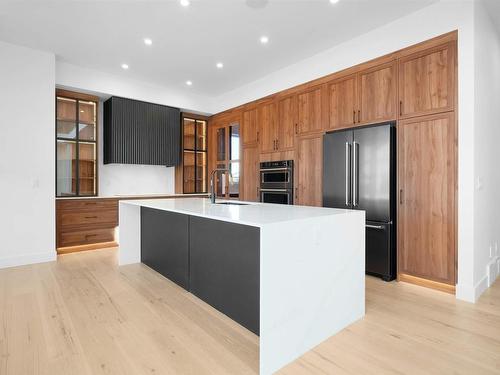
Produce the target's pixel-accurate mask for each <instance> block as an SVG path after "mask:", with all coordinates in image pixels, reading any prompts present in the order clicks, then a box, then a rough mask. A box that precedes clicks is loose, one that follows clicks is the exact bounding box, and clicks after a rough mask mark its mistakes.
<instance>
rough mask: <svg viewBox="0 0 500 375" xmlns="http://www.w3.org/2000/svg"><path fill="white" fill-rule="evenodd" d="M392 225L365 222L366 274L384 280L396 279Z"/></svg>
mask: <svg viewBox="0 0 500 375" xmlns="http://www.w3.org/2000/svg"><path fill="white" fill-rule="evenodd" d="M393 230H394V228H393V224H392V223H380V222H373V221H367V222H366V273H367V274H370V275H374V276H379V277H382V278H383V279H384V280H386V281H389V280H394V279H395V278H396V254H395V251H396V249H395V246H394V244H393V243H392V242H393V237H394V236H393V233H392V231H393Z"/></svg>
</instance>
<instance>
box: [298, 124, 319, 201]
mask: <svg viewBox="0 0 500 375" xmlns="http://www.w3.org/2000/svg"><path fill="white" fill-rule="evenodd" d="M294 177H295V189H296V190H295V203H296V204H299V205H302V206H318V207H321V206H322V205H323V195H322V193H323V190H322V178H323V133H320V134H312V135H306V136H302V137H299V138H297V150H296V156H295V173H294Z"/></svg>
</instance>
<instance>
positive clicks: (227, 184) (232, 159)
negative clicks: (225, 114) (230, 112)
mask: <svg viewBox="0 0 500 375" xmlns="http://www.w3.org/2000/svg"><path fill="white" fill-rule="evenodd" d="M214 127H215V128H212V132H214V133H212V134H215V138H216V141H215V143H216V147H217V150H216V156H217V160H216V163H215V164H214V165H213V167H212V166H211V167H212V168H219V169H227V168H229V170H230V171H231V177H230V178H228V176H227V174H226V173H218V174H217V176H216V178H215V183H216V190H217V196H218V197H220V198H239V196H240V125H239V124H238V122H231V123H229V124H228V125H219V126H217V125H214Z"/></svg>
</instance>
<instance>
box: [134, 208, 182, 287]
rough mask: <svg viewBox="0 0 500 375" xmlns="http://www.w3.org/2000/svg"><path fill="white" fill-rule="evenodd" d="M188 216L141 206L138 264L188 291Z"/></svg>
mask: <svg viewBox="0 0 500 375" xmlns="http://www.w3.org/2000/svg"><path fill="white" fill-rule="evenodd" d="M188 241H189V216H188V215H182V214H177V213H174V212H168V211H163V210H156V209H153V208H147V207H141V262H142V263H144V264H146V265H148V266H149V267H151V268H152V269H154V270H155V271H157V272H159V273H160V274H162V275H163V276H165V277H166V278H168V279H170V280H171V281H173V282H175V283H176V284H178V285H179V286H181V287H183V288H184V289H188V290H189V242H188Z"/></svg>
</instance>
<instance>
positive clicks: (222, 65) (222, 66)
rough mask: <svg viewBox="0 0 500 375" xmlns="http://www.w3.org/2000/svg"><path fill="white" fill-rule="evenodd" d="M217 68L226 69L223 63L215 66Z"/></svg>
mask: <svg viewBox="0 0 500 375" xmlns="http://www.w3.org/2000/svg"><path fill="white" fill-rule="evenodd" d="M215 66H216V67H217V69H222V68H224V64H223V63H221V62H218V63H217V64H215Z"/></svg>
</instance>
